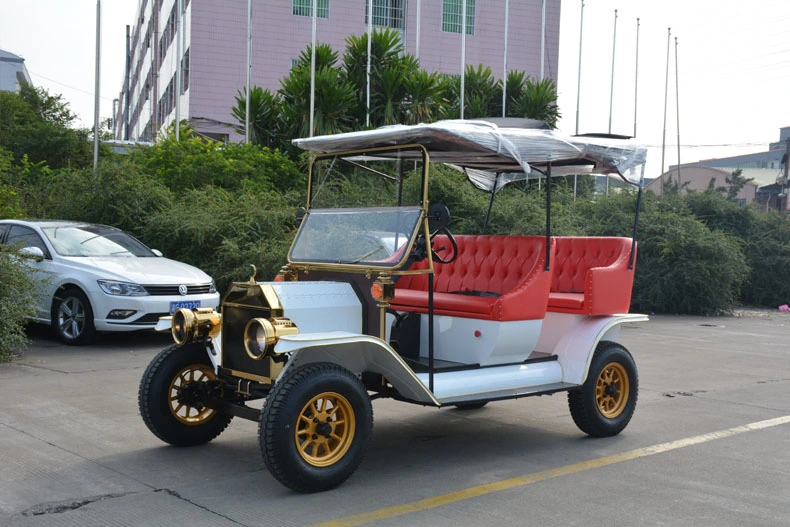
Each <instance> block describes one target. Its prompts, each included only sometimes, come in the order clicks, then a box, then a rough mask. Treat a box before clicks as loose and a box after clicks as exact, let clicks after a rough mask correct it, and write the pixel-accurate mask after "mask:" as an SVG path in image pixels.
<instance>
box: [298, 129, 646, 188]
mask: <svg viewBox="0 0 790 527" xmlns="http://www.w3.org/2000/svg"><path fill="white" fill-rule="evenodd" d="M293 142H294V144H295V145H297V146H298V147H300V148H302V149H304V150H307V151H310V152H314V153H320V154H332V153H341V152H347V151H359V150H365V149H369V148H376V147H387V146H398V145H408V144H419V145H422V146H424V147H425V148H426V149H427V150H428V152H429V154H430V157H431V161H433V162H440V163H449V164H455V165H459V166H462V167H464V168H471V169H479V170H487V171H491V172H497V173H501V172H520V171H523V172H525V173H529V172H530V167H531V166H532V167H536V168H539V169H543V168H544V167H546V166H547V165H548V164H549V163H551V164H552V166H553V167H554V166H556V167H558V168H559V167H564V166H567V165H579V166H580V167H586V168H585V169H584V170H583V171H581V172H583V173H590V172H592V173H598V174H611V173H616V174H620V175H622V176H626V174H627V173H629V171H630V170H631V169H632V168H634V167H637V166H639V165H641V164H644V162H645V157H646V149H645V148H644V147H641V146H637V145H634V144H632V143H629V142H627V141H621V140H612V139H603V138H591V137H564V136H562V135H561V134H558V133H555V132H553V131H550V130H536V129H529V128H500V127H498V126H497V125H496V124H493V123H489V122H485V121H458V120H451V121H437V122H435V123H430V124H417V125H393V126H385V127H382V128H377V129H375V130H365V131H361V132H349V133H344V134H336V135H325V136H318V137H311V138H306V139H295V140H294V141H293ZM377 155H380V154H377ZM389 155H391V156H396V155H398V156H408V155H409V154H407V153H406V154H404V153H402V152H395V153H392V154H389ZM590 166H592V168H590ZM558 172H563V173H565V174H567V173H569V172H568V171H567V170H559V171H558ZM552 173H554V170H552ZM628 179H629V180H630V181H633V182H637V181H638V180H639V178H638V177H636V178H635V179H631V177H629V178H628Z"/></svg>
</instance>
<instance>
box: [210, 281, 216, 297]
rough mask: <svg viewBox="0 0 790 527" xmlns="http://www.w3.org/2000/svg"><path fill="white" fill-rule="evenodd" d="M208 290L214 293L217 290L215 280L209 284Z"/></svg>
mask: <svg viewBox="0 0 790 527" xmlns="http://www.w3.org/2000/svg"><path fill="white" fill-rule="evenodd" d="M208 292H209V294H212V295H213V294H214V293H216V292H217V284H215V283H214V280H212V281H211V285H210V286H208Z"/></svg>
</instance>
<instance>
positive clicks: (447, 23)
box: [442, 0, 475, 35]
mask: <svg viewBox="0 0 790 527" xmlns="http://www.w3.org/2000/svg"><path fill="white" fill-rule="evenodd" d="M461 2H462V0H442V31H444V32H445V33H460V32H461V30H462V28H463V25H464V20H463V18H464V6H463V4H462V3H461ZM466 34H467V35H474V34H475V0H466Z"/></svg>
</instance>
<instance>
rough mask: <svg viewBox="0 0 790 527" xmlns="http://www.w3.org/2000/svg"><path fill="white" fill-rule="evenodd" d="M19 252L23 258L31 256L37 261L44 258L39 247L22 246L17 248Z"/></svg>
mask: <svg viewBox="0 0 790 527" xmlns="http://www.w3.org/2000/svg"><path fill="white" fill-rule="evenodd" d="M19 254H21V255H22V256H24V257H25V258H31V259H33V260H35V261H37V262H40V261H42V260H43V259H44V251H42V250H41V248H40V247H22V248H21V249H19Z"/></svg>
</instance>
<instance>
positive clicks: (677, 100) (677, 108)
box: [675, 37, 680, 192]
mask: <svg viewBox="0 0 790 527" xmlns="http://www.w3.org/2000/svg"><path fill="white" fill-rule="evenodd" d="M679 86H680V81H678V37H675V111H676V112H677V126H678V192H680V88H679Z"/></svg>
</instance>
